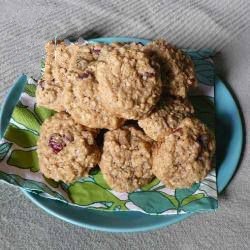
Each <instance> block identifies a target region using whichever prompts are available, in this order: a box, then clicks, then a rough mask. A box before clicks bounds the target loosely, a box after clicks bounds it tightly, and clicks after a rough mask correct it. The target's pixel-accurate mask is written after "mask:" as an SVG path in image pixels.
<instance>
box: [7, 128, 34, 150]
mask: <svg viewBox="0 0 250 250" xmlns="http://www.w3.org/2000/svg"><path fill="white" fill-rule="evenodd" d="M4 138H5V139H6V140H8V141H11V142H14V143H16V144H17V145H19V146H21V147H24V148H29V147H34V146H36V143H37V139H38V136H37V135H35V134H33V133H32V132H30V131H29V130H25V129H19V128H17V127H15V126H12V125H9V126H8V128H7V130H6V132H5V134H4Z"/></svg>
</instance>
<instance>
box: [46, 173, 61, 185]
mask: <svg viewBox="0 0 250 250" xmlns="http://www.w3.org/2000/svg"><path fill="white" fill-rule="evenodd" d="M43 178H44V180H45V181H46V182H47V183H48V184H49V185H50V186H51V187H53V188H58V187H59V183H58V182H57V181H54V180H53V179H49V178H47V177H45V176H44V175H43Z"/></svg>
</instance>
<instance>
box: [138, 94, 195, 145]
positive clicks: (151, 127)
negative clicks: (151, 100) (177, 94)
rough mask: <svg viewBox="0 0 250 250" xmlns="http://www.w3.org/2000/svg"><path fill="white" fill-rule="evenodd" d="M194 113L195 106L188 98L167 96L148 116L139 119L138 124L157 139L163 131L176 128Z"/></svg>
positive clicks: (151, 136)
mask: <svg viewBox="0 0 250 250" xmlns="http://www.w3.org/2000/svg"><path fill="white" fill-rule="evenodd" d="M193 113H194V109H193V106H192V104H191V103H190V102H189V101H188V100H187V99H181V98H173V97H166V98H165V99H164V100H162V101H161V102H160V103H158V104H157V105H156V107H155V109H154V110H153V111H152V112H151V114H150V115H149V116H148V117H146V118H144V119H141V120H139V121H138V124H139V126H140V127H141V128H142V129H143V130H144V132H145V133H146V134H147V135H148V136H149V137H150V138H152V139H153V140H155V141H156V140H157V138H158V137H159V136H160V135H161V134H162V133H164V132H165V131H166V130H171V129H174V128H176V127H177V126H178V125H179V123H180V122H181V121H182V120H183V119H184V118H185V117H187V116H190V115H191V114H193Z"/></svg>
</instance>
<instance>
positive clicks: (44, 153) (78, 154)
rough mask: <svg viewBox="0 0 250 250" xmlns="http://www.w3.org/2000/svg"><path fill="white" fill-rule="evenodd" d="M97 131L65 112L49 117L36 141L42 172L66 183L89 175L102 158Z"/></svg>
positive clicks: (48, 176)
mask: <svg viewBox="0 0 250 250" xmlns="http://www.w3.org/2000/svg"><path fill="white" fill-rule="evenodd" d="M96 135H97V130H91V129H87V128H86V127H84V126H82V125H80V124H78V123H76V122H75V121H74V120H73V119H72V118H71V117H70V115H68V114H67V113H65V112H60V113H57V114H56V115H54V116H53V117H51V118H49V119H47V120H46V121H45V122H44V123H43V124H42V127H41V131H40V137H39V140H38V143H37V153H38V159H39V166H40V171H41V173H43V174H44V176H46V177H47V178H51V179H54V180H55V181H63V182H65V183H71V182H73V181H75V180H77V179H79V178H81V177H84V176H87V175H88V172H89V170H90V169H91V168H93V167H94V166H95V165H96V164H98V163H99V160H100V150H99V148H98V147H97V146H96V142H95V137H96Z"/></svg>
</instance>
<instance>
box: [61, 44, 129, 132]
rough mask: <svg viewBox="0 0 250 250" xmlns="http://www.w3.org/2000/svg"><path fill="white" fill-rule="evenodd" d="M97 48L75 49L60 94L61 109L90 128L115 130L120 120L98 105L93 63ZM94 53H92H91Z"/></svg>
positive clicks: (119, 124)
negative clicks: (62, 101)
mask: <svg viewBox="0 0 250 250" xmlns="http://www.w3.org/2000/svg"><path fill="white" fill-rule="evenodd" d="M101 48H102V47H101V45H83V46H78V48H77V50H76V51H75V53H74V54H73V56H72V60H71V62H70V67H69V72H68V75H67V84H66V87H65V93H64V106H65V109H66V111H67V112H68V113H70V114H71V115H72V117H73V118H74V119H75V120H76V121H77V122H79V123H80V124H83V125H85V126H87V127H90V128H106V129H111V130H112V129H115V128H118V127H120V126H121V125H122V124H123V123H124V119H122V118H118V117H116V116H115V115H113V114H111V113H109V112H108V111H106V110H105V109H104V108H103V106H102V104H101V102H100V101H99V97H98V93H97V85H98V82H97V80H96V77H95V61H96V58H97V51H99V50H101ZM93 51H95V52H93Z"/></svg>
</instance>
